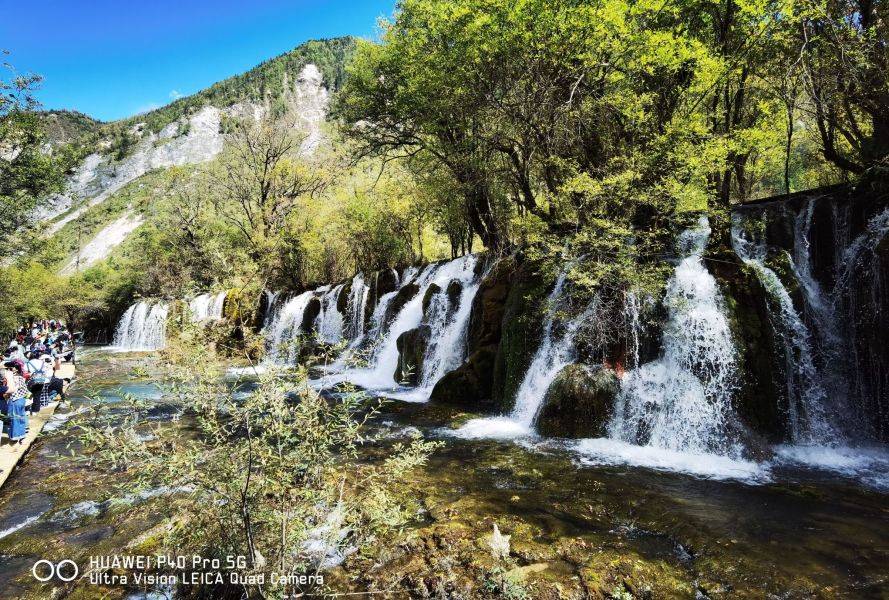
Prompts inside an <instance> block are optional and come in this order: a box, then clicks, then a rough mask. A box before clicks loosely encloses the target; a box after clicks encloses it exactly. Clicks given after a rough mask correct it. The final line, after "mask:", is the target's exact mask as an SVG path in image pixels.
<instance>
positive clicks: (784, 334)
mask: <svg viewBox="0 0 889 600" xmlns="http://www.w3.org/2000/svg"><path fill="white" fill-rule="evenodd" d="M732 229H733V231H732V234H733V235H732V241H733V245H734V248H735V252H737V254H738V256H739V257H740V258H741V260H743V261H744V263H745V264H747V265H748V266H749V267H751V268H752V269H753V272H754V273H755V274H756V277H757V278H758V279H759V281H760V282H761V283H762V285H763V287H764V288H765V290H766V292H768V294H769V295H770V296H771V298H772V301H773V303H774V306H772V304H771V303H770V304H769V318H770V320H771V323H772V327H773V328H774V330H775V333H776V334H777V335H778V338H779V340H780V341H781V343H782V345H783V347H784V373H785V391H786V393H787V405H788V425H789V428H790V437H791V440H792V441H793V443H795V444H810V445H812V444H817V445H822V444H835V443H836V442H837V441H838V434H837V431H836V429H835V427H834V426H833V424H832V423H831V419H830V418H829V412H828V409H827V394H826V392H825V390H824V387H823V382H822V379H821V375H820V373H819V372H818V369H817V368H816V366H815V360H814V350H813V347H812V336H811V333H810V332H809V328H808V327H807V326H806V324H805V322H804V321H803V319H802V317H801V316H800V314H799V313H798V312H797V310H796V308H795V307H794V306H793V300H792V299H791V298H790V294H789V293H788V292H787V288H786V287H785V286H784V284H783V282H782V281H781V279H780V278H779V277H778V275H777V274H776V273H775V272H774V271H773V270H772V269H770V268H769V267H767V266H766V265H765V263H764V259H765V256H766V248H765V246H764V245H763V244H754V243H753V242H751V241H749V240H746V239H745V238H744V235H743V231H742V228H741V227H740V223H738V222H737V221H736V222H735V223H733V228H732ZM787 258H788V260H790V261H791V263H792V262H793V261H792V259H791V258H790V257H789V256H788V257H787Z"/></svg>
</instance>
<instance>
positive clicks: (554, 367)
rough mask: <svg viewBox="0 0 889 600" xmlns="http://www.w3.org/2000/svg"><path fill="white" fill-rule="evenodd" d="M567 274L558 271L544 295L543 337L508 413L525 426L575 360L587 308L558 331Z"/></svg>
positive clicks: (566, 271) (528, 426)
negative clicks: (563, 370)
mask: <svg viewBox="0 0 889 600" xmlns="http://www.w3.org/2000/svg"><path fill="white" fill-rule="evenodd" d="M569 268H570V265H569ZM567 277H568V269H566V270H564V271H562V273H560V274H559V277H558V279H556V285H555V287H554V288H553V291H552V292H550V294H549V297H548V298H547V309H546V319H545V321H544V325H543V339H542V340H541V342H540V346H538V347H537V351H536V352H535V353H534V358H533V359H532V360H531V365H530V366H529V367H528V370H527V371H526V372H525V377H524V379H522V383H521V385H520V386H519V389H518V392H516V399H515V407H514V408H513V410H512V413H511V414H510V415H509V416H510V418H511V419H513V420H514V421H516V422H518V423H519V424H520V425H521V426H522V427H524V428H528V429H530V428H531V426H532V425H533V424H534V419H535V418H536V417H537V413H538V412H539V411H540V407H541V405H542V404H543V398H544V397H545V396H546V391H547V390H548V389H549V386H550V384H551V383H552V382H553V380H554V379H555V378H556V375H558V374H559V371H561V370H562V369H563V368H565V367H566V366H568V365H569V364H571V363H572V362H574V360H575V358H576V356H575V349H574V337H575V335H576V334H577V331H578V329H579V328H580V326H581V325H582V324H583V322H584V321H585V320H586V319H587V317H588V316H589V310H587V311H585V312H584V313H582V314H581V315H580V317H578V318H575V319H572V320H571V321H569V322H568V324H567V325H566V326H565V330H564V331H563V332H562V333H561V334H560V335H557V333H556V324H557V321H558V313H559V311H560V310H562V309H564V308H565V300H566V298H565V281H566V278H567Z"/></svg>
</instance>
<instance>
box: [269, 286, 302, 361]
mask: <svg viewBox="0 0 889 600" xmlns="http://www.w3.org/2000/svg"><path fill="white" fill-rule="evenodd" d="M313 297H314V293H313V292H303V293H302V294H300V295H298V296H296V297H294V298H291V299H290V300H288V301H287V302H286V303H284V304H283V305H282V306H281V308H280V309H279V310H278V312H277V314H276V315H275V316H274V317H273V319H272V322H271V323H270V324H269V325H268V326H267V328H266V330H267V331H266V336H267V338H266V339H267V346H268V347H267V350H268V357H267V360H270V361H272V362H283V363H288V364H295V363H296V359H297V357H298V356H299V350H298V347H297V342H296V337H297V336H299V335H301V334H305V333H308V332H306V331H303V328H302V322H303V316H304V315H305V312H306V307H307V306H308V305H309V301H310V300H311V299H312V298H313Z"/></svg>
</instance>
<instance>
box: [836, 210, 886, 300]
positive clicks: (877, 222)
mask: <svg viewBox="0 0 889 600" xmlns="http://www.w3.org/2000/svg"><path fill="white" fill-rule="evenodd" d="M887 233H889V208H886V209H884V210H883V211H882V212H880V213H877V214H876V215H874V216H873V217H871V219H870V220H869V221H868V223H867V227H866V229H865V231H864V232H862V233H861V234H860V235H859V236H858V237H856V238H855V239H854V240H852V243H851V244H849V246H848V247H846V249H845V250H844V251H843V253H842V258H841V260H840V261H839V265H840V268H841V270H840V272H839V273H838V274H837V280H836V285H835V286H834V296H836V295H837V292H842V290H844V289H845V288H846V287H847V286H848V285H849V280H850V278H851V277H852V276H853V275H854V272H855V269H856V267H858V268H860V267H861V266H862V265H861V263H862V261H863V260H864V258H865V255H866V254H867V253H871V254H872V253H873V251H874V249H875V248H876V247H877V245H878V244H879V243H880V242H881V241H882V240H883V238H884V237H886V234H887Z"/></svg>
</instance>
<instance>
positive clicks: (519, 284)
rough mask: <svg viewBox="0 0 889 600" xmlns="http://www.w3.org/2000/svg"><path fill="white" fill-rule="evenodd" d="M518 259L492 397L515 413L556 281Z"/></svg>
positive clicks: (502, 407) (501, 408)
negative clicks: (514, 406)
mask: <svg viewBox="0 0 889 600" xmlns="http://www.w3.org/2000/svg"><path fill="white" fill-rule="evenodd" d="M517 260H518V268H517V269H516V271H515V273H514V274H513V278H512V285H511V286H510V288H509V293H508V295H507V297H506V301H505V304H504V307H503V319H502V325H501V338H500V344H499V346H498V349H497V360H496V361H495V364H494V378H493V389H492V397H493V402H494V404H495V405H496V406H497V407H498V408H499V410H500V411H502V412H504V413H506V412H509V411H510V410H512V407H513V405H514V404H515V396H516V393H517V392H518V389H519V386H520V385H521V383H522V379H523V378H524V376H525V372H526V371H527V370H528V366H529V365H530V364H531V360H532V359H533V356H534V352H535V351H536V349H537V345H538V344H539V342H540V337H541V332H542V329H543V320H544V315H545V314H546V309H545V306H544V304H545V302H546V298H547V296H548V295H549V293H550V291H551V290H552V287H553V282H554V278H553V277H547V276H546V275H545V274H544V273H542V272H541V271H540V270H539V265H537V264H533V263H531V262H530V261H527V260H520V259H517Z"/></svg>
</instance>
